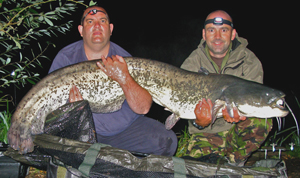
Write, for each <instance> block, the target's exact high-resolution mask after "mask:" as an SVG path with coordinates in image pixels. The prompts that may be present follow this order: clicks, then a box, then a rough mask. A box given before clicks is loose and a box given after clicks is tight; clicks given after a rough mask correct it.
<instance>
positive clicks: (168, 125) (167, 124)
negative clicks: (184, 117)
mask: <svg viewBox="0 0 300 178" xmlns="http://www.w3.org/2000/svg"><path fill="white" fill-rule="evenodd" d="M179 119H180V117H179V116H177V115H176V114H174V113H172V114H171V115H170V116H169V117H168V118H167V120H166V122H165V127H166V129H167V130H170V129H172V127H173V126H174V125H175V124H176V123H177V122H178V121H179Z"/></svg>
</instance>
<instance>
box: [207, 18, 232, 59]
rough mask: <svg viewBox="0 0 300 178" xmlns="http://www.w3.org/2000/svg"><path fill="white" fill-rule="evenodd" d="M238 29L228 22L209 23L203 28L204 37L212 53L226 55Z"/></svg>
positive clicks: (214, 55) (218, 55) (220, 55)
mask: <svg viewBox="0 0 300 178" xmlns="http://www.w3.org/2000/svg"><path fill="white" fill-rule="evenodd" d="M235 34H236V31H235V29H232V27H231V26H229V25H227V24H223V25H214V24H213V23H210V24H207V25H206V26H205V29H203V32H202V35H203V39H204V40H205V41H206V44H207V46H208V49H209V51H210V54H211V55H212V56H213V57H224V56H225V55H226V53H227V51H228V48H229V45H230V42H231V41H232V40H233V39H234V38H235Z"/></svg>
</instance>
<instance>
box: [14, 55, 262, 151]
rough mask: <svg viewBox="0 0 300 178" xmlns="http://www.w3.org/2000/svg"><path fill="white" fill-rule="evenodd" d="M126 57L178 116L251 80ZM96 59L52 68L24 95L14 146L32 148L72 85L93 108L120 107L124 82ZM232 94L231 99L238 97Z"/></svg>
mask: <svg viewBox="0 0 300 178" xmlns="http://www.w3.org/2000/svg"><path fill="white" fill-rule="evenodd" d="M124 59H125V60H126V62H127V65H128V70H129V72H130V74H131V76H132V77H133V79H134V80H135V81H136V82H137V83H138V84H139V85H140V86H142V87H143V88H145V89H146V90H148V91H149V93H150V94H151V96H152V98H153V100H154V102H156V103H157V104H159V105H161V106H163V107H165V108H167V109H168V110H169V111H170V112H172V113H174V118H178V117H180V118H184V119H195V114H194V109H195V106H196V104H197V103H198V101H200V100H201V99H202V98H210V99H211V100H212V101H213V102H214V101H215V100H216V99H221V100H222V98H224V91H225V89H226V88H227V87H228V85H235V83H242V84H241V86H245V85H246V86H247V85H249V81H246V80H242V79H239V78H237V77H233V76H229V75H217V74H206V73H194V72H189V71H185V70H183V69H180V68H177V67H174V66H172V65H169V64H166V63H163V62H159V61H155V60H148V59H141V58H132V57H128V58H124ZM96 61H97V60H93V61H86V62H82V63H79V64H75V65H71V66H68V67H65V68H61V69H59V70H57V71H54V72H52V73H51V74H49V75H47V76H46V77H45V78H43V79H42V80H41V81H40V82H39V83H38V84H36V85H35V86H34V87H33V88H32V89H31V90H30V91H29V92H28V93H27V94H26V95H25V96H24V97H23V99H22V100H21V102H20V103H19V105H18V106H17V108H16V111H15V112H14V114H13V116H12V124H11V127H10V129H9V132H8V140H9V143H10V146H11V147H12V148H14V149H15V150H19V152H20V153H27V152H30V151H32V150H33V143H32V140H31V135H32V134H33V135H34V134H40V133H43V128H44V121H45V118H46V116H47V114H48V113H50V112H51V111H53V110H55V109H57V108H58V107H60V106H62V105H64V104H65V103H66V102H67V100H68V97H69V91H70V89H71V87H72V86H73V85H76V86H77V87H78V89H79V91H80V92H81V94H82V96H83V98H84V99H85V100H88V101H89V104H90V107H91V110H92V111H93V112H100V113H108V112H113V111H116V110H118V109H120V108H121V105H122V103H123V101H124V100H125V96H124V93H123V91H122V89H121V87H120V86H119V84H118V83H117V82H115V81H113V80H112V79H110V78H109V77H107V76H106V74H104V73H103V72H102V71H101V70H100V69H99V68H98V67H97V65H96ZM250 85H257V84H254V83H250ZM225 99H226V97H225ZM229 99H230V102H231V100H233V101H234V100H235V99H234V98H233V99H232V98H229ZM228 101H229V100H228ZM224 107H225V106H224ZM217 113H218V114H217ZM220 113H221V112H219V111H215V115H216V116H221V115H220Z"/></svg>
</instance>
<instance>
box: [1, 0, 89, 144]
mask: <svg viewBox="0 0 300 178" xmlns="http://www.w3.org/2000/svg"><path fill="white" fill-rule="evenodd" d="M93 4H95V3H94V2H93V1H91V2H90V5H93ZM78 5H80V6H83V7H86V6H87V5H85V4H84V3H83V1H75V0H65V1H62V0H47V1H44V0H21V1H20V0H18V1H17V0H0V9H1V11H0V17H1V21H0V64H1V66H0V74H1V75H0V76H1V77H0V106H1V109H0V141H3V142H5V143H7V138H6V132H7V131H8V129H9V126H10V119H11V115H12V113H13V110H14V108H15V107H16V104H17V102H18V101H17V99H16V98H17V97H16V96H17V93H18V95H20V94H24V93H26V92H27V91H28V90H27V89H26V86H27V87H28V85H27V84H29V88H30V86H32V85H34V84H35V83H36V82H37V81H38V80H39V79H40V78H39V76H40V73H41V72H43V70H41V68H43V66H45V60H49V58H48V57H47V55H45V53H46V51H49V50H51V49H53V48H54V47H55V46H56V45H55V43H53V39H54V38H55V37H58V34H62V35H65V34H66V32H68V31H69V30H70V29H71V28H72V27H73V26H72V24H73V20H70V19H68V20H65V19H64V17H67V16H70V15H71V14H72V13H74V12H75V10H76V9H77V6H78ZM56 42H57V41H56ZM46 70H47V69H46ZM11 90H13V92H11ZM20 91H21V92H20ZM22 91H23V92H22Z"/></svg>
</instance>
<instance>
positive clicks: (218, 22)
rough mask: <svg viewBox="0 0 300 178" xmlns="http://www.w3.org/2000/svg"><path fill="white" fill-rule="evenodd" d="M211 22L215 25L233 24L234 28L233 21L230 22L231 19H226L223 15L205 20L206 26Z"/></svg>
mask: <svg viewBox="0 0 300 178" xmlns="http://www.w3.org/2000/svg"><path fill="white" fill-rule="evenodd" d="M209 23H213V24H214V25H223V24H227V25H229V26H231V27H232V28H233V23H232V22H230V21H229V20H225V19H223V18H221V17H216V18H214V19H208V20H206V21H205V22H204V27H205V26H206V25H207V24H209Z"/></svg>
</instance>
